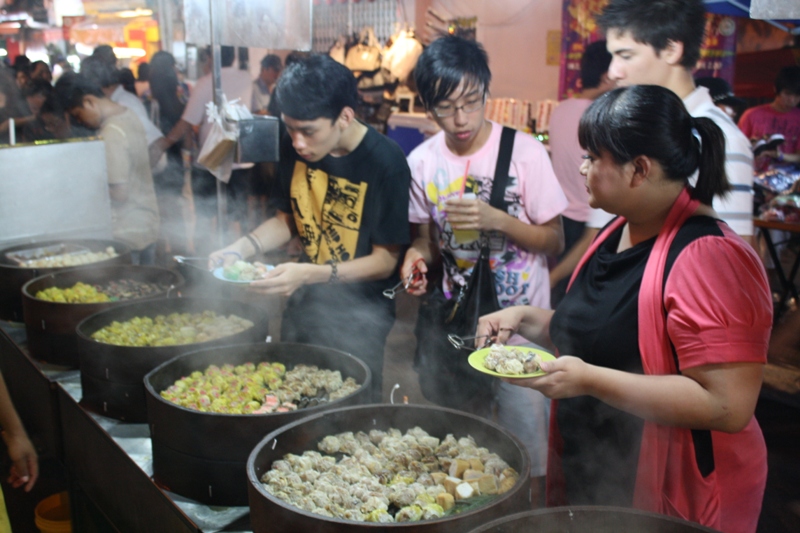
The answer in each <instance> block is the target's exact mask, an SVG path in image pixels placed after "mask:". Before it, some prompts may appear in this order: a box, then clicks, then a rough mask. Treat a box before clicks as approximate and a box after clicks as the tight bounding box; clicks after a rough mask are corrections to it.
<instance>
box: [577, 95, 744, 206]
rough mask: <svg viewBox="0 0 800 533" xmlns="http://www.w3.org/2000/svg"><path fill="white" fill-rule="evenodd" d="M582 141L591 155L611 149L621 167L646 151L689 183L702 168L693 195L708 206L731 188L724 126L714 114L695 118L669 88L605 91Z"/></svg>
mask: <svg viewBox="0 0 800 533" xmlns="http://www.w3.org/2000/svg"><path fill="white" fill-rule="evenodd" d="M695 131H696V132H697V133H698V135H699V137H700V139H699V140H698V139H697V138H696V137H695V135H694V132H695ZM578 140H579V141H580V144H581V147H582V148H583V149H584V150H587V151H588V152H589V153H590V154H594V155H603V154H605V153H607V154H609V155H610V156H611V158H612V159H613V160H614V162H615V163H617V164H618V165H622V164H625V163H628V162H630V161H632V160H633V159H635V158H636V157H638V156H640V155H646V156H648V157H650V158H651V159H654V160H656V161H658V163H659V164H660V165H661V167H662V168H663V169H664V173H665V174H666V176H667V178H668V179H671V180H673V181H683V182H686V183H688V181H689V177H690V176H691V175H692V174H694V172H695V170H697V169H699V170H700V174H699V176H698V178H697V185H696V187H695V188H694V190H693V192H692V196H693V197H694V198H696V199H697V200H699V201H701V202H702V203H704V204H706V205H711V202H712V200H713V198H714V196H717V195H722V194H725V193H726V192H727V191H728V190H730V184H729V183H728V178H727V177H726V176H725V137H724V135H723V134H722V130H720V128H719V126H717V125H716V124H715V123H714V121H712V120H711V119H709V118H704V117H698V118H694V117H692V116H691V115H690V114H689V112H688V111H686V107H684V105H683V101H682V100H681V99H680V98H679V97H678V95H676V94H675V93H674V92H672V91H670V90H669V89H667V88H665V87H661V86H658V85H634V86H632V87H623V88H619V89H613V90H611V91H609V92H607V93H605V94H603V95H602V96H600V97H599V98H597V99H596V100H595V101H594V102H592V104H591V105H590V106H589V108H588V109H587V110H586V112H585V113H584V114H583V116H581V121H580V124H579V126H578ZM701 146H702V149H701Z"/></svg>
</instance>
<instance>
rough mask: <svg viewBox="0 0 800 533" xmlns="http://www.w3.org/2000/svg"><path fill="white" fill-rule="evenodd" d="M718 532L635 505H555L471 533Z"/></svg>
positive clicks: (507, 518) (487, 525)
mask: <svg viewBox="0 0 800 533" xmlns="http://www.w3.org/2000/svg"><path fill="white" fill-rule="evenodd" d="M532 531H535V532H536V533H584V532H586V531H591V532H592V533H618V532H620V531H625V532H626V533H703V532H708V533H715V532H716V533H719V532H717V531H716V530H715V529H710V528H707V527H704V526H701V525H700V524H696V523H694V522H687V521H686V520H681V519H679V518H673V517H671V516H666V515H661V514H655V513H647V512H645V511H639V510H637V509H626V508H622V507H604V506H580V507H555V508H552V509H539V510H536V511H527V512H524V513H518V514H515V515H511V516H507V517H504V518H499V519H497V520H494V521H492V522H489V523H488V524H484V525H482V526H480V527H478V528H477V529H474V530H472V532H471V533H530V532H532Z"/></svg>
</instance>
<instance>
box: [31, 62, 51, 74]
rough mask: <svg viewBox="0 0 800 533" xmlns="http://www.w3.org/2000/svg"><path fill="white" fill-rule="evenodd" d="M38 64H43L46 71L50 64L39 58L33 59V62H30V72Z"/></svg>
mask: <svg viewBox="0 0 800 533" xmlns="http://www.w3.org/2000/svg"><path fill="white" fill-rule="evenodd" d="M39 65H41V66H43V67H44V68H45V69H47V70H48V71H49V70H50V65H48V64H47V62H46V61H42V60H41V59H38V60H36V61H34V62H33V63H31V72H33V71H34V70H36V67H38V66H39Z"/></svg>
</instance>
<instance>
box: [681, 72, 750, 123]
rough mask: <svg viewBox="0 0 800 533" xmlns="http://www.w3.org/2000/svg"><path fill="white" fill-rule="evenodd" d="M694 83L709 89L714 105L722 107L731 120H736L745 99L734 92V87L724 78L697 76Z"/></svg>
mask: <svg viewBox="0 0 800 533" xmlns="http://www.w3.org/2000/svg"><path fill="white" fill-rule="evenodd" d="M694 83H695V84H696V85H697V86H698V87H705V88H706V89H708V95H709V96H710V97H711V101H712V102H714V105H715V106H717V107H718V108H720V109H721V110H722V111H723V112H724V113H725V114H726V115H728V116H729V117H731V120H733V121H734V122H736V117H737V116H738V115H739V113H740V112H741V110H742V108H743V107H744V105H745V101H744V100H742V99H741V98H738V97H737V96H735V95H734V94H733V89H731V86H730V85H729V84H728V82H727V81H725V80H723V79H722V78H711V77H705V78H697V79H696V80H694Z"/></svg>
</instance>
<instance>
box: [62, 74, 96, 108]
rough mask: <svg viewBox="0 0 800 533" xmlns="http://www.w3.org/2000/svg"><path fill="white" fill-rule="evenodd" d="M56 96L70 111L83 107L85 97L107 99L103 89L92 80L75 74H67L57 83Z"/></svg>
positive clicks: (83, 75)
mask: <svg viewBox="0 0 800 533" xmlns="http://www.w3.org/2000/svg"><path fill="white" fill-rule="evenodd" d="M56 94H57V95H58V99H59V102H60V103H61V106H62V107H63V108H64V109H65V110H66V111H70V110H71V109H75V108H76V107H82V106H83V98H84V97H85V96H90V95H91V96H96V97H98V98H105V94H104V93H103V89H102V88H101V87H100V86H99V85H98V84H97V83H95V82H94V81H92V80H90V79H89V78H88V77H87V76H86V75H85V74H83V73H81V74H75V73H74V72H65V73H64V74H62V75H61V77H60V78H58V81H57V82H56Z"/></svg>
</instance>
